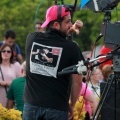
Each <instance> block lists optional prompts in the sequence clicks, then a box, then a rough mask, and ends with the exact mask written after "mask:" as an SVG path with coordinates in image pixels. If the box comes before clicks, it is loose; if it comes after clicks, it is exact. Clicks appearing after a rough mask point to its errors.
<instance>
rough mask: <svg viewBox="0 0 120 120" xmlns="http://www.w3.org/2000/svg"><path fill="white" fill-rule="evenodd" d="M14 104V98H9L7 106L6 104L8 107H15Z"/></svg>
mask: <svg viewBox="0 0 120 120" xmlns="http://www.w3.org/2000/svg"><path fill="white" fill-rule="evenodd" d="M13 106H14V100H9V99H8V100H7V106H6V108H8V109H12V108H13Z"/></svg>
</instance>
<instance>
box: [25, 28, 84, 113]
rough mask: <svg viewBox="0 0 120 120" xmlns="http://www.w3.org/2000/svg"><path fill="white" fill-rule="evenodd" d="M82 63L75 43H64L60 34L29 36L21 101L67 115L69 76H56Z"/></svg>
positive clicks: (48, 33) (50, 32) (52, 32)
mask: <svg viewBox="0 0 120 120" xmlns="http://www.w3.org/2000/svg"><path fill="white" fill-rule="evenodd" d="M81 60H83V56H82V54H81V51H80V49H79V47H78V46H77V45H76V43H74V42H72V41H69V40H66V39H65V36H62V35H61V34H60V33H59V31H57V30H53V29H51V31H49V32H46V33H38V32H35V33H31V34H30V35H29V36H28V37H27V41H26V68H27V71H26V86H25V93H24V101H25V102H27V103H30V104H32V105H38V106H41V107H47V108H53V109H58V110H64V111H67V110H68V99H69V85H70V75H65V76H57V73H58V71H62V69H64V68H66V67H69V66H71V65H76V64H78V61H81Z"/></svg>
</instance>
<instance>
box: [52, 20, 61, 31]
mask: <svg viewBox="0 0 120 120" xmlns="http://www.w3.org/2000/svg"><path fill="white" fill-rule="evenodd" d="M53 28H54V29H57V30H59V29H60V24H59V23H58V22H54V24H53Z"/></svg>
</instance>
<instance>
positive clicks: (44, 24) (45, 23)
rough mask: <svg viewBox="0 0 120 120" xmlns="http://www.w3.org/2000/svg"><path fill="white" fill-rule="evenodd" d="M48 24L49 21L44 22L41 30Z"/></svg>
mask: <svg viewBox="0 0 120 120" xmlns="http://www.w3.org/2000/svg"><path fill="white" fill-rule="evenodd" d="M48 24H49V21H48V20H46V21H45V22H44V23H43V24H42V25H41V28H45V27H46V26H47V25H48Z"/></svg>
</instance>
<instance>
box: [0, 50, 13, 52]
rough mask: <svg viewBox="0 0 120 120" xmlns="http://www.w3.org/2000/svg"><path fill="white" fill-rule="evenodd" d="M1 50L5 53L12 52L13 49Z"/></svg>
mask: <svg viewBox="0 0 120 120" xmlns="http://www.w3.org/2000/svg"><path fill="white" fill-rule="evenodd" d="M1 52H2V53H5V52H7V53H11V52H12V51H10V50H2V51H1Z"/></svg>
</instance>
